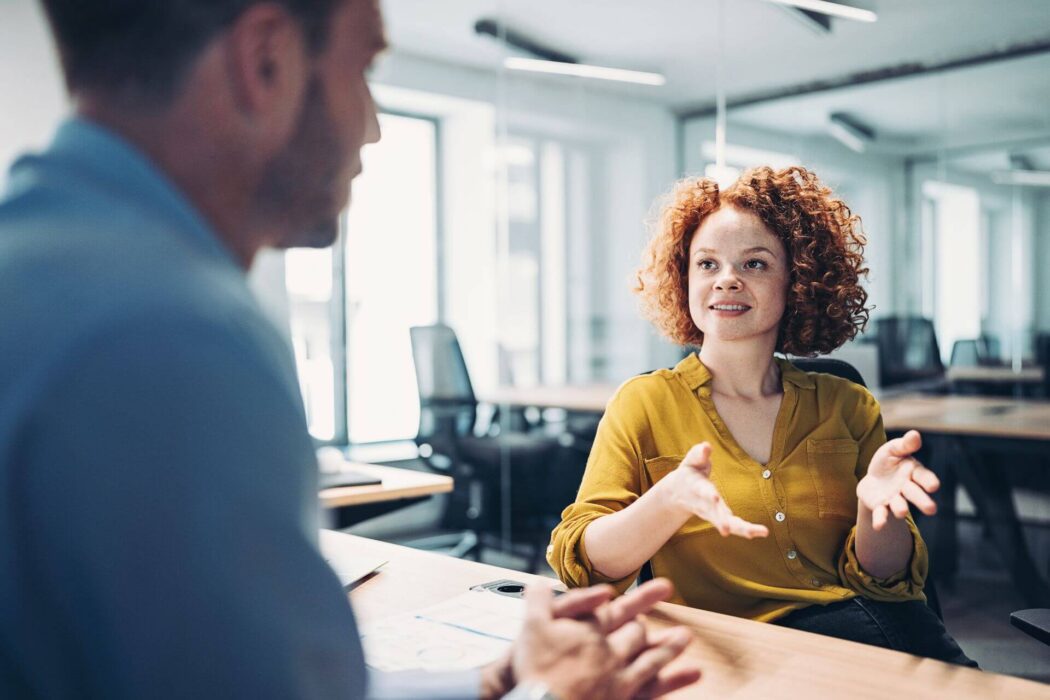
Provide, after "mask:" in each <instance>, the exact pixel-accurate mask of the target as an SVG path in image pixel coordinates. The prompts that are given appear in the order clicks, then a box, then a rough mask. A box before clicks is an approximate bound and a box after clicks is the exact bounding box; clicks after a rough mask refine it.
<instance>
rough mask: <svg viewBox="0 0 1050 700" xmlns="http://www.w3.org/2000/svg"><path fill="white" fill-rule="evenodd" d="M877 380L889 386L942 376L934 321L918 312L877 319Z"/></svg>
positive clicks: (942, 366)
mask: <svg viewBox="0 0 1050 700" xmlns="http://www.w3.org/2000/svg"><path fill="white" fill-rule="evenodd" d="M875 342H876V343H877V344H878V346H879V384H880V386H883V387H889V386H893V385H898V384H910V383H914V382H930V381H932V380H938V379H943V377H944V364H943V363H942V362H941V351H940V348H939V347H938V345H937V334H936V332H934V328H933V322H932V321H930V320H929V319H927V318H921V317H918V316H889V317H886V318H880V319H876V321H875Z"/></svg>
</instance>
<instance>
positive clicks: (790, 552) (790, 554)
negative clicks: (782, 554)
mask: <svg viewBox="0 0 1050 700" xmlns="http://www.w3.org/2000/svg"><path fill="white" fill-rule="evenodd" d="M797 556H798V552H796V551H795V550H793V549H789V550H788V559H794V558H795V557H797Z"/></svg>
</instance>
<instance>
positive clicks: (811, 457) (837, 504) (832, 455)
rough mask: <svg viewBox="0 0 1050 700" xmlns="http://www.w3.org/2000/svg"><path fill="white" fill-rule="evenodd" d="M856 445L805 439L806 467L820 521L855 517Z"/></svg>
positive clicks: (840, 440)
mask: <svg viewBox="0 0 1050 700" xmlns="http://www.w3.org/2000/svg"><path fill="white" fill-rule="evenodd" d="M858 453H859V450H858V447H857V443H856V441H855V440H852V439H850V438H844V439H836V440H808V441H807V442H806V464H807V466H808V468H809V474H810V476H811V477H812V478H813V485H814V488H815V489H816V491H817V512H818V514H819V515H820V517H821V518H846V519H849V520H854V519H856V517H857V475H856V469H857V455H858Z"/></svg>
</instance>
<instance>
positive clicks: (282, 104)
mask: <svg viewBox="0 0 1050 700" xmlns="http://www.w3.org/2000/svg"><path fill="white" fill-rule="evenodd" d="M44 7H45V10H46V12H47V15H48V19H49V21H50V23H51V26H52V29H53V31H54V34H55V37H56V43H57V45H58V48H59V51H60V53H61V57H62V63H63V69H64V72H65V76H66V82H67V85H68V88H69V90H70V93H71V96H72V97H73V100H74V103H75V106H76V114H77V116H76V118H74V119H72V120H70V121H69V122H67V123H66V124H65V125H64V126H62V128H61V129H60V130H59V132H58V134H57V135H56V137H55V140H54V142H53V144H52V145H51V147H50V148H49V149H48V150H47V151H46V152H44V153H43V154H41V155H38V156H31V157H26V158H23V159H22V160H21V161H20V162H19V163H17V164H16V165H15V166H14V167H13V168H12V171H11V174H10V178H9V187H8V191H7V193H6V194H5V196H4V199H3V200H2V201H0V298H2V299H3V305H2V307H0V499H2V507H0V571H2V572H3V575H2V576H0V697H22V696H40V697H84V696H87V697H95V696H104V697H107V698H125V697H128V698H131V697H232V696H237V697H241V696H243V697H271V696H272V697H317V698H323V697H361V696H362V695H363V694H364V693H365V690H366V688H365V686H366V674H365V671H364V663H363V659H362V652H361V647H360V643H359V640H358V639H357V634H356V628H355V626H354V621H353V617H352V615H351V612H350V609H349V606H348V604H347V601H346V597H345V595H344V593H343V592H342V590H341V589H340V587H339V585H338V583H337V581H336V579H335V577H334V575H333V574H332V572H331V571H330V570H329V569H328V568H327V566H326V564H325V563H324V561H323V559H322V558H321V557H320V556H319V554H318V552H317V549H316V542H315V540H316V530H317V514H316V507H317V506H316V501H317V491H316V465H315V462H314V454H313V446H312V444H311V441H310V439H309V435H308V433H307V430H306V425H305V421H304V418H303V412H302V407H301V400H300V397H299V390H298V387H297V385H296V381H295V376H294V370H293V367H292V363H291V358H290V356H289V352H288V349H287V347H286V346H285V345H284V343H283V342H282V341H281V339H280V338H279V336H278V335H277V334H276V333H275V332H274V330H273V329H272V328H271V327H270V326H269V325H268V324H267V322H266V321H264V320H263V318H262V316H261V315H260V312H259V310H258V308H257V306H256V304H255V302H254V300H253V299H252V298H251V296H250V294H249V292H248V290H247V288H246V285H245V280H244V270H245V269H247V268H248V267H249V266H250V265H251V263H252V260H253V258H254V257H255V255H256V253H257V252H258V251H259V249H260V248H262V247H263V246H277V247H287V246H304V245H307V246H325V245H329V244H331V243H332V241H333V239H334V236H335V231H336V227H335V221H336V218H337V215H338V212H339V211H340V210H341V209H342V208H343V207H344V205H345V203H346V200H347V197H348V193H349V191H350V181H351V180H352V179H353V177H354V176H355V175H356V174H358V173H359V172H360V170H361V162H360V157H359V151H360V148H361V146H362V145H363V144H365V143H369V142H374V141H376V140H377V139H378V138H379V129H378V123H377V120H376V114H375V108H374V106H373V103H372V99H371V96H370V94H369V91H368V86H367V84H366V82H365V78H364V73H365V71H366V70H367V68H368V67H369V65H370V63H371V62H372V59H373V58H374V56H375V54H376V52H378V51H380V50H381V49H382V48H383V46H384V40H383V33H382V28H381V22H380V18H379V12H378V9H377V7H376V6H375V4H374V0H315V1H313V2H311V1H309V0H274V1H272V2H260V1H259V0H168V1H167V2H164V3H143V2H139V1H138V0H110V1H106V0H97V1H95V2H90V3H84V2H80V1H79V0H45V1H44ZM669 595H670V588H669V586H668V585H667V584H666V582H662V583H657V584H655V585H653V586H651V587H648V588H644V589H640V591H639V592H638V593H636V594H634V595H630V596H625V597H623V598H621V599H619V600H617V601H612V602H609V599H610V597H611V594H610V591H609V590H608V589H601V588H599V589H592V590H587V591H582V592H573V593H570V594H566V595H565V596H562V597H561V598H559V599H558V600H553V599H552V597H551V594H550V592H549V591H539V592H535V591H534V592H533V593H532V594H531V595H530V600H529V602H528V616H527V622H526V624H525V627H524V630H523V633H522V636H521V638H520V639H519V640H518V642H517V643H516V644H515V646H514V648H513V651H512V653H511V654H509V655H508V656H507V657H506V658H504V659H502V660H500V661H499V662H496V663H494V664H492V665H490V666H489V667H486V668H485V669H483V670H482V671H481V672H480V674H466V675H463V674H459V675H456V674H445V675H437V676H433V677H428V678H418V677H414V678H382V679H379V680H378V681H377V682H375V683H374V685H373V687H372V689H371V690H372V693H373V694H375V695H382V694H397V693H402V694H405V693H415V694H416V695H417V696H425V697H473V696H477V695H481V696H484V697H497V696H499V695H502V694H504V693H506V692H508V691H510V690H511V688H512V687H513V686H515V685H520V687H519V689H518V690H516V691H513V692H515V693H528V696H529V697H532V696H536V697H539V696H541V695H543V694H544V693H547V694H548V695H553V696H555V697H562V698H575V697H594V696H602V697H608V698H617V697H629V696H632V695H634V694H636V693H642V694H650V695H656V694H660V693H662V692H666V691H668V690H671V689H674V688H676V687H680V686H681V685H683V684H686V683H690V682H692V681H694V680H695V679H696V677H697V673H696V672H695V671H692V670H689V669H682V670H678V671H664V670H662V669H664V668H665V667H666V665H667V664H668V663H669V662H670V661H671V660H672V659H673V658H674V657H676V656H677V655H678V654H679V653H680V651H681V650H682V649H683V648H684V646H685V645H686V643H687V642H688V639H689V636H688V634H685V633H684V632H683V631H682V630H674V631H670V632H668V633H666V634H663V635H653V636H651V637H649V638H647V637H646V635H645V633H644V631H643V628H642V626H641V625H640V624H638V623H636V622H633V620H634V618H635V616H636V615H637V614H638V613H640V612H644V611H646V610H648V609H649V608H650V607H651V606H652V605H653V604H654V603H655V602H656V601H657V600H660V599H665V598H666V597H668V596H669Z"/></svg>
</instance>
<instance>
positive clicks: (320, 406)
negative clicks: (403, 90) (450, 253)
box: [284, 114, 439, 443]
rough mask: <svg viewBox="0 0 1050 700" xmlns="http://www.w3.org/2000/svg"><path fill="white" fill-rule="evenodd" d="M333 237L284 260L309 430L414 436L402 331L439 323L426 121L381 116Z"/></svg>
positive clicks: (336, 437) (318, 434) (321, 434)
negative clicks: (378, 135)
mask: <svg viewBox="0 0 1050 700" xmlns="http://www.w3.org/2000/svg"><path fill="white" fill-rule="evenodd" d="M379 122H380V126H381V128H382V131H383V139H382V140H381V141H380V142H379V143H378V144H373V145H371V146H368V147H366V148H365V150H364V152H363V153H362V161H363V165H364V172H363V173H362V175H360V176H359V177H358V178H356V179H355V180H354V182H353V192H352V199H351V205H350V207H349V210H348V212H346V213H345V215H344V220H343V235H342V236H341V237H340V241H339V243H337V244H336V246H335V247H333V248H332V249H327V250H307V249H295V250H289V251H287V252H286V253H285V258H284V268H285V270H284V271H285V290H286V293H287V297H288V303H289V308H288V315H289V320H290V327H291V336H292V346H293V349H294V351H295V361H296V368H297V370H298V374H299V383H300V388H301V389H302V393H303V401H304V404H305V406H306V414H307V420H308V423H309V426H310V433H311V434H312V435H313V436H314V437H315V438H317V439H318V440H321V441H325V442H347V441H349V442H354V443H364V442H382V441H389V440H404V439H411V438H412V437H414V436H415V434H416V428H417V425H416V424H417V422H418V420H419V415H418V398H417V394H416V385H415V371H414V369H413V366H412V354H411V346H410V342H409V331H408V329H409V327H410V326H413V325H418V324H427V323H433V322H435V321H436V320H437V319H438V311H439V290H438V282H437V280H438V252H437V251H438V230H437V179H436V168H437V154H436V151H437V138H436V132H437V125H436V123H435V122H434V121H432V120H429V119H423V118H419V117H411V116H404V115H395V114H382V115H380V118H379Z"/></svg>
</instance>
